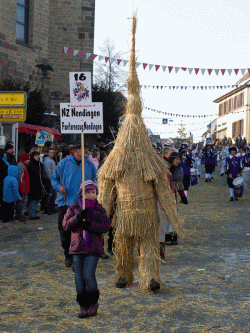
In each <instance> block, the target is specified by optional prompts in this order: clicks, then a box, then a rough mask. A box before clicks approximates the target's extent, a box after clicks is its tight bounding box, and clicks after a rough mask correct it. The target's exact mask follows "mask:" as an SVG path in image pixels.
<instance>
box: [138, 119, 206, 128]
mask: <svg viewBox="0 0 250 333" xmlns="http://www.w3.org/2000/svg"><path fill="white" fill-rule="evenodd" d="M143 120H144V122H146V123H150V124H155V125H163V126H171V127H172V126H180V124H164V123H162V122H161V123H157V122H155V121H151V120H147V119H143ZM209 123H210V120H207V121H200V122H199V123H191V124H182V126H191V125H199V124H209Z"/></svg>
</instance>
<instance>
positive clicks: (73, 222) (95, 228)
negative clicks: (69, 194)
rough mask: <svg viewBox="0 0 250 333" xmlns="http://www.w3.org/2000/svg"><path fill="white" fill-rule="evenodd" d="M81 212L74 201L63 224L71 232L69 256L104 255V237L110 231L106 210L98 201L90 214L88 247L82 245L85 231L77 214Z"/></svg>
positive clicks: (88, 218)
mask: <svg viewBox="0 0 250 333" xmlns="http://www.w3.org/2000/svg"><path fill="white" fill-rule="evenodd" d="M80 210H81V208H80V206H79V204H78V202H77V201H74V202H73V203H72V204H71V205H70V206H69V208H68V210H67V212H66V214H65V215H64V219H63V222H62V225H63V228H64V230H65V231H68V230H71V242H70V248H69V254H96V255H101V254H103V252H104V250H103V236H102V234H104V233H106V232H108V231H109V228H110V221H109V219H108V217H107V214H106V210H105V209H104V208H103V207H102V205H101V204H99V203H98V202H97V201H96V204H95V206H94V208H93V209H92V210H90V211H89V212H88V215H87V216H88V217H87V221H89V220H90V228H89V229H88V232H89V240H88V243H87V245H85V244H82V241H83V230H82V228H81V227H80V226H79V222H78V219H77V214H78V213H79V211H80Z"/></svg>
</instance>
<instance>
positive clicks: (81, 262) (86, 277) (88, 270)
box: [72, 254, 99, 294]
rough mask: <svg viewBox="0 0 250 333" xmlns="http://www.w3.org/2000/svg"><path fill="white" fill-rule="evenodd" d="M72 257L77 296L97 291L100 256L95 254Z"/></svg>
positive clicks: (74, 255)
mask: <svg viewBox="0 0 250 333" xmlns="http://www.w3.org/2000/svg"><path fill="white" fill-rule="evenodd" d="M72 257H73V265H74V271H75V284H76V292H77V294H82V293H84V292H86V291H87V292H92V291H97V290H98V286H97V281H96V277H95V272H96V267H97V263H98V260H99V256H97V255H94V254H86V255H85V254H73V256H72Z"/></svg>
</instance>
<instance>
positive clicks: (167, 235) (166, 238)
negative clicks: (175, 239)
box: [165, 233, 172, 243]
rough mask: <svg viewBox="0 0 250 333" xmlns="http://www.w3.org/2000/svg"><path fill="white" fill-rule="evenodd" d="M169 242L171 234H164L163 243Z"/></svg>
mask: <svg viewBox="0 0 250 333" xmlns="http://www.w3.org/2000/svg"><path fill="white" fill-rule="evenodd" d="M171 241H172V234H171V233H168V234H165V243H167V242H171Z"/></svg>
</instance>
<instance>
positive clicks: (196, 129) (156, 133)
mask: <svg viewBox="0 0 250 333" xmlns="http://www.w3.org/2000/svg"><path fill="white" fill-rule="evenodd" d="M203 129H207V127H201V128H195V129H192V130H191V133H192V132H193V131H200V130H203ZM152 133H153V134H154V135H159V134H175V135H176V133H177V131H175V132H165V131H164V132H156V131H152Z"/></svg>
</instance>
